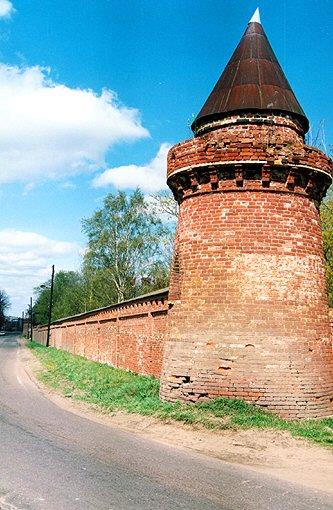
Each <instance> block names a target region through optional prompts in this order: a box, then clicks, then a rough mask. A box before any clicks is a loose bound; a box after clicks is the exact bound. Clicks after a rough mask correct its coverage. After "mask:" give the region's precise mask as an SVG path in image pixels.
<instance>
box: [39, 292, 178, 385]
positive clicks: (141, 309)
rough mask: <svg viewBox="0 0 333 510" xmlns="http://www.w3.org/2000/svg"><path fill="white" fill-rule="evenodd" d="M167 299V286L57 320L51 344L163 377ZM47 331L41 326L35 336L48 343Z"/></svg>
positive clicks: (95, 358)
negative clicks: (112, 304) (162, 365)
mask: <svg viewBox="0 0 333 510" xmlns="http://www.w3.org/2000/svg"><path fill="white" fill-rule="evenodd" d="M167 299H168V292H167V291H166V290H165V291H161V292H156V293H152V294H150V295H148V296H143V297H139V298H137V299H135V300H130V301H127V302H124V303H121V304H119V305H114V306H111V307H109V308H105V309H102V310H96V311H94V312H89V313H87V314H82V315H79V316H75V317H71V318H69V319H64V320H60V321H56V322H54V323H53V324H52V327H51V342H50V344H51V345H52V346H54V347H57V348H59V349H64V350H66V351H68V352H71V353H73V354H79V355H81V356H85V357H86V358H89V359H92V360H95V361H100V362H101V363H108V364H110V365H112V366H115V367H119V368H125V369H127V370H132V371H134V372H137V373H139V374H145V375H154V376H156V377H159V376H160V372H161V364H162V357H163V349H164V339H165V328H166V319H167V311H168V300H167ZM46 333H47V328H46V326H42V327H37V328H35V329H34V339H35V340H36V341H39V342H41V343H43V344H45V343H46Z"/></svg>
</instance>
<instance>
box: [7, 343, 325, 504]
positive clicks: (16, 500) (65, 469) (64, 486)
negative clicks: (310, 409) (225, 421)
mask: <svg viewBox="0 0 333 510" xmlns="http://www.w3.org/2000/svg"><path fill="white" fill-rule="evenodd" d="M0 509H6V510H9V509H10V510H15V509H24V510H25V509H32V510H39V509H45V510H93V509H98V510H104V509H105V510H109V509H110V510H111V509H117V510H123V509H124V510H132V509H133V510H134V509H135V510H141V509H145V510H150V509H151V510H160V509H163V510H167V509H168V510H169V509H170V510H180V509H184V510H185V509H186V510H208V509H209V510H215V509H227V510H234V509H235V510H236V509H237V510H238V509H241V510H261V509H265V510H266V509H267V510H277V509H279V510H289V509H292V510H303V509H304V510H305V509H318V510H319V509H325V510H326V509H333V498H332V496H330V495H328V494H326V493H321V492H318V491H308V490H306V489H304V488H303V487H301V486H296V485H291V484H289V483H286V482H283V481H279V480H277V479H275V478H271V477H267V476H264V475H262V474H256V473H255V472H253V471H250V470H247V469H244V468H239V467H237V466H234V465H232V464H228V463H225V462H222V461H219V460H216V459H212V458H209V457H206V456H204V455H199V454H195V453H191V452H187V451H185V450H182V449H176V448H172V447H168V446H164V445H161V444H159V443H157V442H154V441H150V440H148V439H143V438H141V437H137V436H135V435H133V434H129V433H126V432H123V431H121V430H118V429H116V428H110V427H106V426H103V425H100V424H98V423H95V422H92V421H90V420H86V419H84V418H82V417H79V416H76V415H74V414H72V413H70V412H67V411H65V410H63V409H61V408H59V407H57V406H56V405H55V404H54V403H53V402H51V401H50V400H48V399H47V398H46V397H45V396H44V395H43V394H42V393H41V392H40V390H38V389H37V388H36V387H35V385H34V384H32V382H31V381H30V379H29V377H28V376H27V374H26V373H25V372H24V370H22V365H21V363H20V362H19V360H18V342H17V338H15V337H13V336H7V337H3V338H1V340H0Z"/></svg>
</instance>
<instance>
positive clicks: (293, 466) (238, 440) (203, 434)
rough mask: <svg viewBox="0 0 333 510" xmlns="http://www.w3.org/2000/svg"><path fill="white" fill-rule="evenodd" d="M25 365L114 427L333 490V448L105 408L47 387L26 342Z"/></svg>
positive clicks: (60, 400) (73, 405)
mask: <svg viewBox="0 0 333 510" xmlns="http://www.w3.org/2000/svg"><path fill="white" fill-rule="evenodd" d="M19 359H20V363H21V364H22V368H23V369H24V370H25V371H26V373H27V374H28V376H29V377H30V379H31V380H32V382H33V383H34V384H35V385H36V386H37V387H38V388H39V390H40V391H42V392H43V393H44V394H45V395H46V396H47V397H48V398H49V399H50V400H52V401H53V402H54V403H55V404H56V405H58V406H59V407H61V408H63V409H66V410H67V411H69V412H72V413H75V414H77V415H79V416H82V417H84V418H87V419H89V420H93V421H95V422H98V423H101V424H103V425H106V426H109V427H118V428H120V429H122V430H125V431H127V432H132V433H135V434H138V435H142V436H146V437H149V438H150V439H153V440H155V441H159V442H162V443H165V444H168V445H172V446H175V447H178V448H188V449H191V450H194V451H196V452H199V453H202V454H205V455H208V456H211V457H215V458H218V459H221V460H223V461H226V462H231V463H235V464H238V465H243V466H246V467H247V468H250V469H253V470H255V471H260V472H262V473H266V474H269V475H272V476H276V477H278V478H282V479H284V480H288V481H290V482H295V483H298V484H302V485H304V486H307V487H311V488H313V489H317V490H323V491H327V492H333V455H332V451H331V450H329V449H327V448H323V447H320V446H316V445H312V444H310V443H308V442H307V441H305V440H302V439H295V438H293V437H291V436H290V434H288V433H285V432H280V431H273V430H258V429H251V430H244V431H232V430H226V431H210V430H207V429H204V428H201V427H200V428H199V427H193V426H188V425H184V424H181V423H178V422H177V423H175V422H162V421H161V420H158V419H156V418H151V417H146V416H141V415H137V414H128V413H124V412H117V413H114V414H110V413H106V412H102V411H101V410H100V409H97V408H96V407H95V406H93V405H89V404H86V403H83V402H78V401H75V400H71V399H69V398H66V397H63V396H62V395H59V394H58V393H56V392H55V391H53V390H50V389H49V388H47V387H46V386H45V385H44V384H42V383H41V382H40V381H39V380H38V379H37V378H36V373H37V372H38V371H39V370H40V369H41V365H40V363H39V361H38V359H37V358H36V357H35V356H34V354H33V353H32V352H31V351H29V349H27V348H26V347H24V345H23V344H22V346H21V349H20V356H19Z"/></svg>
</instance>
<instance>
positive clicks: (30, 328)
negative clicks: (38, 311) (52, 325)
mask: <svg viewBox="0 0 333 510" xmlns="http://www.w3.org/2000/svg"><path fill="white" fill-rule="evenodd" d="M30 341H32V297H31V298H30Z"/></svg>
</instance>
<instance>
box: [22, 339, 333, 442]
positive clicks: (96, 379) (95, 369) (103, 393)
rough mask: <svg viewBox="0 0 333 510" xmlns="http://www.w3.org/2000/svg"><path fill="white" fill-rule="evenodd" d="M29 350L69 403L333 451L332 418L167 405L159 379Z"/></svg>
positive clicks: (237, 403)
mask: <svg viewBox="0 0 333 510" xmlns="http://www.w3.org/2000/svg"><path fill="white" fill-rule="evenodd" d="M29 347H30V348H31V349H32V350H33V352H35V354H36V355H37V356H38V358H39V359H40V361H41V363H42V365H43V370H42V371H41V372H40V374H39V377H40V379H41V380H42V381H43V382H44V383H46V384H47V385H49V386H51V387H52V388H54V389H57V390H58V391H61V392H62V393H63V394H64V395H66V396H68V397H72V398H75V399H77V400H82V401H85V402H89V403H93V404H96V405H98V406H100V407H101V408H103V409H105V410H107V411H110V412H111V411H117V410H122V411H126V412H128V413H138V414H142V415H146V416H156V417H158V418H160V419H163V420H176V421H180V422H184V423H189V424H198V425H201V426H203V427H205V428H209V429H218V430H222V429H228V428H233V429H238V428H242V429H245V428H253V427H255V428H260V429H275V430H283V431H288V432H290V433H291V434H292V435H294V436H296V437H303V438H306V439H308V440H310V441H313V442H316V443H320V444H322V445H325V446H333V419H332V418H326V419H322V420H301V421H293V422H288V421H286V420H283V419H281V418H279V417H278V416H276V415H274V414H271V413H268V412H264V411H262V410H261V409H258V408H256V407H254V406H252V405H250V404H247V403H246V402H244V401H242V400H235V399H226V398H222V397H220V398H217V399H214V400H210V401H208V402H202V403H199V404H187V405H186V404H182V403H180V402H176V403H168V402H162V401H161V400H160V399H159V381H158V380H157V379H155V378H154V377H147V376H142V375H137V374H134V373H133V372H127V371H125V370H121V369H118V368H112V367H109V366H108V365H105V364H101V363H96V362H94V361H89V360H87V359H85V358H83V357H81V356H74V355H72V354H69V353H67V352H64V351H61V350H57V349H53V348H46V347H44V346H42V345H40V344H37V343H35V342H31V343H29Z"/></svg>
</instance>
